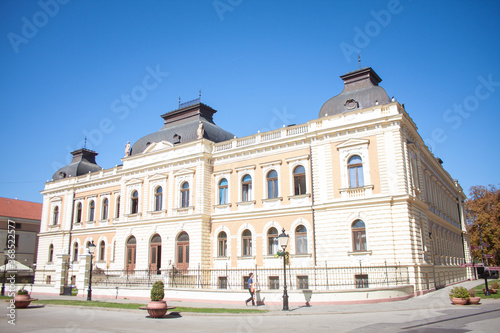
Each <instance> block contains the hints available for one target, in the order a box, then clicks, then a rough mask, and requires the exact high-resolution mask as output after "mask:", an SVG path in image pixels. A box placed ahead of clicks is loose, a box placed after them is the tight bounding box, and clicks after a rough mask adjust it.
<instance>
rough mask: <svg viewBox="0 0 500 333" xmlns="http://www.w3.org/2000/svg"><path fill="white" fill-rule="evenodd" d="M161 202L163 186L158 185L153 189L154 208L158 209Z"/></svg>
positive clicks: (160, 207) (160, 206)
mask: <svg viewBox="0 0 500 333" xmlns="http://www.w3.org/2000/svg"><path fill="white" fill-rule="evenodd" d="M162 203H163V188H162V187H161V186H158V187H157V188H156V190H155V210H156V211H160V210H161V209H162Z"/></svg>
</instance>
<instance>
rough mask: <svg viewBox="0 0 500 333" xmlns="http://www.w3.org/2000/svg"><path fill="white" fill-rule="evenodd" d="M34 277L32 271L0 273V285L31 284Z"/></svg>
mask: <svg viewBox="0 0 500 333" xmlns="http://www.w3.org/2000/svg"><path fill="white" fill-rule="evenodd" d="M34 276H35V272H34V271H33V270H15V271H14V270H7V271H6V272H4V271H2V272H0V284H3V283H17V284H20V283H25V284H32V283H33V279H34Z"/></svg>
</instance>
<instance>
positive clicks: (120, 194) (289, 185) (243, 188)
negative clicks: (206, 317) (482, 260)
mask: <svg viewBox="0 0 500 333" xmlns="http://www.w3.org/2000/svg"><path fill="white" fill-rule="evenodd" d="M341 79H342V80H343V81H344V89H343V91H342V92H341V93H340V94H338V95H336V96H334V97H332V98H331V99H329V100H327V101H326V102H325V103H324V105H323V106H322V107H321V109H320V111H319V117H318V118H315V115H316V114H317V113H316V112H317V111H314V110H311V111H308V112H310V114H311V118H312V120H310V121H308V122H307V123H304V124H299V125H293V126H289V127H283V128H280V129H277V130H273V131H269V132H265V133H255V134H253V135H250V136H246V137H241V138H238V137H236V136H235V135H233V134H232V133H230V132H228V131H226V130H224V129H222V128H220V127H218V126H217V125H216V124H215V122H214V114H215V113H216V111H215V110H214V109H213V108H211V107H209V106H207V105H205V104H203V103H201V102H200V101H199V100H194V101H191V102H188V103H185V104H182V105H179V108H178V109H176V110H173V111H171V112H168V113H165V114H164V115H162V118H163V120H164V124H163V127H162V128H160V129H159V130H158V131H157V132H154V133H151V134H148V135H145V136H144V137H142V138H141V139H139V140H138V141H137V142H135V143H133V145H132V147H131V148H130V150H127V152H128V154H127V156H126V157H124V158H123V159H122V162H123V164H122V165H119V166H115V167H112V168H108V169H106V168H105V169H102V168H101V167H100V166H98V165H97V163H96V161H95V156H96V155H97V153H95V152H92V151H89V150H85V149H82V150H79V151H75V152H73V153H72V154H73V155H74V158H73V161H72V162H71V163H70V164H69V165H68V166H66V167H63V168H62V169H61V170H58V171H57V172H56V173H55V174H54V176H53V179H52V181H50V182H48V183H47V184H46V186H45V189H44V190H43V191H42V193H43V195H44V209H43V216H42V227H41V232H40V241H39V251H38V263H40V266H38V268H39V269H40V272H43V273H37V275H36V288H38V289H39V290H40V291H42V290H43V291H45V292H54V293H59V291H61V290H63V287H64V286H65V285H68V284H72V283H73V282H74V283H73V284H76V285H77V287H78V289H79V290H80V291H82V292H83V291H84V290H85V286H86V283H87V280H86V277H87V275H86V272H87V271H88V270H86V267H87V266H88V264H89V255H88V254H86V253H87V252H86V248H87V246H88V244H90V243H91V242H94V244H95V245H96V246H97V251H96V254H95V256H96V258H95V259H96V260H94V262H95V267H94V269H95V270H96V273H95V274H96V275H94V277H95V276H97V277H95V278H96V279H97V280H96V288H98V291H97V293H99V292H101V293H103V294H106V293H107V292H110V291H109V290H108V289H109V288H107V287H106V284H105V283H104V282H102V281H113V282H112V283H113V288H114V286H116V285H122V283H130V281H134V286H136V288H135V289H134V288H132V289H131V290H129V289H126V290H124V291H122V292H123V293H126V295H125V294H123V295H122V296H126V297H130V296H134V295H135V296H137V293H140V290H142V289H141V288H144V289H147V285H144V281H154V280H163V281H164V282H165V283H166V286H167V288H168V289H171V290H172V292H174V291H175V293H176V295H177V296H178V297H184V298H191V299H201V298H203V299H210V297H215V298H217V299H220V297H223V298H224V300H227V301H230V300H232V299H238V295H239V294H238V293H240V292H242V291H243V287H244V286H245V281H246V279H247V278H248V276H247V275H246V274H248V272H250V271H253V272H254V274H255V276H256V279H257V281H258V283H259V286H260V289H261V293H267V296H266V299H267V300H268V301H269V302H273V300H274V298H276V301H277V302H280V297H281V296H277V295H278V294H277V293H276V291H275V290H274V289H277V288H278V289H279V286H280V283H281V281H282V279H283V276H282V273H281V272H282V265H283V261H282V259H281V258H280V257H277V256H276V253H277V252H278V250H281V249H279V248H278V236H279V234H280V233H281V232H282V230H283V229H284V230H285V231H286V234H288V235H289V237H290V238H289V244H288V247H287V252H289V270H288V272H289V273H290V278H291V281H290V280H287V281H288V283H289V287H290V297H291V301H292V302H293V301H294V300H295V299H299V298H300V300H302V299H303V296H302V292H301V290H302V289H314V290H317V291H322V293H320V294H318V295H317V296H315V298H318V299H317V301H332V300H334V299H338V297H339V296H338V294H337V295H335V293H336V292H338V291H340V290H342V291H343V293H342V295H343V296H342V297H347V298H348V299H347V300H352V301H358V300H361V299H358V298H359V297H361V296H362V295H365V293H360V291H361V290H364V289H366V288H367V289H370V290H371V291H373V295H379V296H375V297H379V298H384V297H391V298H398V297H400V298H401V297H402V298H404V297H411V296H413V295H419V294H422V293H424V292H426V291H429V290H433V289H435V288H438V287H441V286H444V285H448V284H451V283H455V282H458V281H462V280H465V279H467V278H469V277H470V271H469V270H468V269H467V268H465V267H461V265H462V266H463V265H464V264H466V263H469V262H470V253H469V246H468V238H467V234H466V230H465V227H464V221H463V216H464V214H463V206H462V203H463V200H464V199H465V195H464V194H463V191H462V189H461V187H460V185H459V184H458V182H457V181H456V180H454V179H453V178H452V177H451V176H450V175H449V174H448V172H446V170H445V169H444V168H443V166H442V164H441V163H440V162H439V161H438V159H436V157H435V156H433V154H432V153H431V152H430V151H429V149H428V148H427V147H426V146H425V144H424V142H423V140H422V138H421V137H420V135H419V134H418V132H417V127H416V125H415V124H414V122H413V121H412V119H411V118H410V116H409V114H408V113H407V112H406V110H405V108H404V107H403V106H402V105H401V104H399V103H398V102H397V101H395V100H393V99H392V98H389V95H388V94H387V93H386V92H385V90H384V89H383V88H382V87H381V86H379V83H380V82H381V81H382V80H381V78H380V77H379V76H378V75H377V73H375V71H374V70H373V69H372V68H363V69H359V70H356V71H353V72H350V73H347V74H345V75H342V76H341ZM222 113H223V114H226V113H227V111H226V110H224V111H222ZM55 212H57V216H56V215H55ZM93 281H94V280H93ZM124 281H125V282H124ZM127 281H128V282H127ZM146 284H147V283H146ZM93 288H94V282H93ZM221 289H222V290H226V291H227V292H225V293H217V296H213V295H215V294H214V293H211V292H208V293H205V294H203V295H202V294H199V292H201V291H203V290H205V291H216V290H219V291H220V290H221ZM113 290H114V289H113ZM138 290H139V291H138ZM381 290H389V291H388V292H380V291H381ZM377 293H379V294H377ZM94 294H96V291H94ZM235 295H236V296H235ZM360 295H361V296H360ZM383 295H385V296H383ZM363 297H364V296H363Z"/></svg>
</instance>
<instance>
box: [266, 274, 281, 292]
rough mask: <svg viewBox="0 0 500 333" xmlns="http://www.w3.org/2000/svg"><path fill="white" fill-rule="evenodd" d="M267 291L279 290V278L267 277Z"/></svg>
mask: <svg viewBox="0 0 500 333" xmlns="http://www.w3.org/2000/svg"><path fill="white" fill-rule="evenodd" d="M269 289H280V278H279V276H270V277H269Z"/></svg>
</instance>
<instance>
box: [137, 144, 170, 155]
mask: <svg viewBox="0 0 500 333" xmlns="http://www.w3.org/2000/svg"><path fill="white" fill-rule="evenodd" d="M173 146H174V145H173V144H172V143H170V142H168V141H160V142H153V143H151V144H150V145H148V146H147V147H146V149H144V152H143V154H146V153H151V152H154V151H158V150H164V149H169V148H172V147H173Z"/></svg>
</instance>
